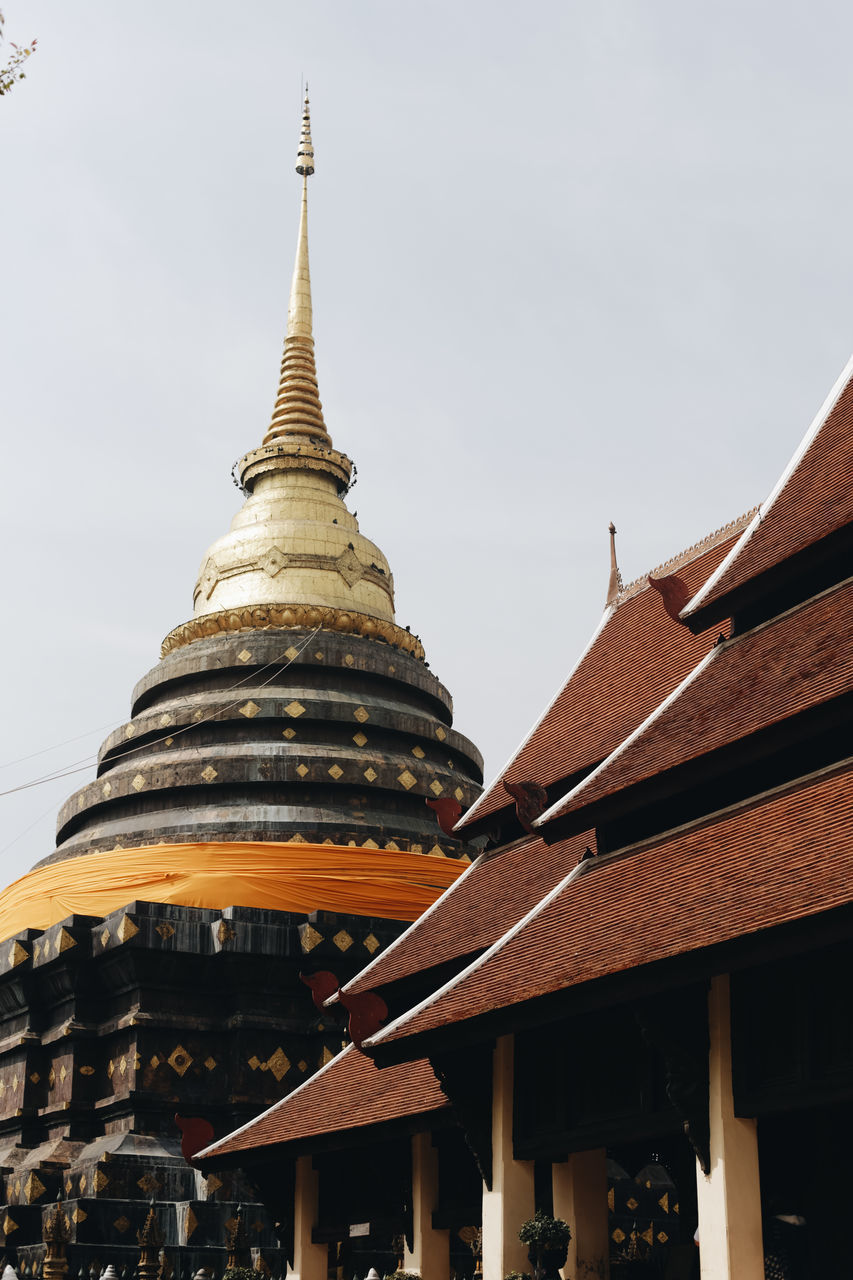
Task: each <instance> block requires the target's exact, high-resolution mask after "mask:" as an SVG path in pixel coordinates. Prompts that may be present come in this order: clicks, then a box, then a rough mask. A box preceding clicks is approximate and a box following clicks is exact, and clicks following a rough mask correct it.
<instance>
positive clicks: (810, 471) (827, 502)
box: [683, 360, 853, 618]
mask: <svg viewBox="0 0 853 1280" xmlns="http://www.w3.org/2000/svg"><path fill="white" fill-rule="evenodd" d="M851 521H853V360H851V362H850V363H849V364H848V365H847V368H846V369H845V370H844V372H843V373H842V375H841V377H840V378H839V380H838V382H837V383H836V384H835V386H834V387H833V389H832V391H831V392H830V394H829V396H828V398H827V400H826V402H825V403H824V405H823V407H822V408H821V410H820V413H819V414H818V416H817V418H815V420H814V422H813V423H812V425H811V427H810V428H809V430H808V432H807V433H806V436H805V438H804V440H803V443H802V444H801V445H800V448H799V450H798V451H797V453H795V454H794V457H793V459H792V461H791V463H790V464H789V466H788V468H787V469H786V471H785V472H784V473H783V476H782V478H781V480H780V481H779V483H778V484H777V486H776V488H775V489H774V490H773V492H772V493H771V495H770V497H769V498H768V500H767V502H766V503H764V504H762V507H761V508H760V512H759V515H758V516H757V517H756V518H755V519H754V520H753V521H752V522H751V524H750V526H749V528H748V529H747V530H746V532H745V533H744V534H743V536H742V537H741V539H740V541H739V543H738V545H737V547H736V548H735V549H734V550H733V552H732V555H731V558H730V559H729V560H728V563H726V564H724V565H723V566H722V567H721V569H720V572H719V576H718V577H715V578H714V579H713V580H712V581H710V582H709V583H708V584H707V586H706V587H705V589H704V590H703V591H701V592H699V593H698V594H697V596H696V598H695V599H693V600H691V601H690V603H689V604H688V605H687V607H686V608H685V610H684V615H683V616H684V617H685V618H686V617H688V616H690V615H692V614H693V613H694V612H696V611H698V610H699V609H700V608H702V609H704V608H705V607H706V606H707V605H709V604H711V603H712V602H720V601H723V599H724V597H725V596H727V595H728V594H729V593H730V592H732V591H734V590H735V589H736V588H737V587H741V586H743V585H744V584H745V583H746V582H748V581H750V580H751V579H753V578H756V577H757V576H758V575H759V574H761V573H764V572H765V571H766V570H767V569H769V568H772V567H773V566H774V565H776V564H779V563H780V562H781V561H783V560H787V559H788V558H789V557H790V556H792V555H794V554H795V553H796V552H798V551H802V550H803V549H804V548H805V547H809V546H812V545H813V544H814V543H816V542H818V541H819V540H820V539H821V538H824V537H826V536H827V535H828V534H830V533H834V532H835V531H836V530H837V529H840V528H841V527H842V526H843V525H846V524H850V523H851ZM717 616H720V615H719V613H717Z"/></svg>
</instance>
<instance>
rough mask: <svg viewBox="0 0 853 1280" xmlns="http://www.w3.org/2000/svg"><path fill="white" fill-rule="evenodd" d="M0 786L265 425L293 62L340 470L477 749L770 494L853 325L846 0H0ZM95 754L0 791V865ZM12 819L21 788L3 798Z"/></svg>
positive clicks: (293, 123)
mask: <svg viewBox="0 0 853 1280" xmlns="http://www.w3.org/2000/svg"><path fill="white" fill-rule="evenodd" d="M3 8H4V10H5V16H6V34H7V38H8V39H9V40H15V41H18V42H24V41H26V40H28V39H29V38H30V37H32V36H34V35H35V36H37V37H38V39H39V48H38V52H37V54H36V55H35V56H34V57H33V58H32V59H31V60H30V63H29V67H28V78H27V80H26V81H25V82H24V83H22V84H20V85H18V86H17V87H16V88H15V90H14V92H13V93H11V94H10V95H8V96H6V97H4V99H3V102H2V103H0V140H2V142H1V143H0V145H2V156H0V190H2V199H0V228H2V232H1V233H0V234H2V241H0V249H2V255H3V256H2V281H3V287H2V295H0V296H2V308H1V309H0V326H2V340H1V341H0V414H2V425H3V445H4V472H5V491H4V496H3V502H2V506H0V521H2V537H3V548H4V575H3V578H4V588H5V590H4V595H5V619H4V626H3V629H2V633H0V643H2V646H3V665H2V671H3V692H4V699H3V702H4V705H3V730H4V732H3V735H2V736H3V745H2V758H0V764H4V765H5V764H7V762H9V761H15V760H18V759H19V758H20V757H23V756H27V755H29V754H30V753H32V752H38V751H42V750H43V749H45V748H49V747H53V746H54V745H55V744H57V743H61V742H63V741H64V740H66V739H69V738H72V737H74V736H75V735H77V734H84V733H87V734H88V735H89V736H87V737H84V738H81V740H80V741H78V742H75V743H70V744H68V745H66V746H63V747H61V748H60V749H59V750H55V751H52V752H51V753H50V754H47V755H41V756H36V757H35V758H34V759H31V760H27V761H25V762H23V763H21V764H16V765H14V766H13V767H6V768H4V769H3V770H2V772H0V783H2V789H4V790H5V789H6V788H7V787H10V786H15V785H19V784H20V783H23V782H25V781H27V780H29V779H32V778H35V777H38V776H40V775H41V774H43V773H44V772H45V771H46V770H48V769H56V768H59V767H61V766H63V765H71V764H73V763H74V762H77V761H80V760H85V759H86V758H87V757H88V756H89V755H91V754H92V753H93V752H94V751H95V750H96V748H97V746H98V743H99V742H100V740H101V739H102V738H103V736H104V734H105V731H106V728H107V727H109V726H110V725H112V724H113V723H115V722H119V721H121V720H123V719H125V718H126V717H127V714H128V711H129V703H130V693H131V689H132V687H133V684H134V683H135V681H136V680H137V679H139V677H141V676H142V675H143V674H144V672H145V671H147V670H148V669H149V668H150V667H151V666H153V665H154V663H155V662H156V661H157V657H158V653H159V644H160V641H161V639H162V637H163V635H164V634H165V633H166V632H167V631H169V630H170V629H171V628H172V627H173V626H175V625H177V624H178V623H180V622H182V621H184V620H186V619H187V618H188V617H189V616H190V615H191V613H192V587H193V584H194V581H195V578H196V574H197V571H198V566H199V563H200V560H201V557H202V554H203V552H204V550H205V548H206V547H207V545H208V544H209V543H210V542H211V541H212V540H213V539H214V538H215V537H217V536H218V535H220V534H221V533H223V532H225V530H226V529H227V527H228V525H229V522H230V520H231V517H232V515H233V513H234V511H235V510H236V508H237V506H238V504H239V494H238V492H237V490H236V489H235V488H234V487H233V485H232V483H231V479H230V475H229V472H230V468H231V464H232V462H233V461H234V460H235V459H236V458H238V457H239V456H240V455H241V454H242V453H244V452H245V451H246V450H247V449H249V448H252V447H253V446H255V445H257V444H258V443H259V442H260V440H261V437H262V435H263V433H264V431H265V429H266V426H267V423H268V420H269V416H270V411H271V408H272V402H273V398H274V396H273V393H274V390H275V385H276V381H277V371H278V363H279V358H280V348H281V341H282V338H283V334H284V325H285V318H286V309H287V293H288V288H289V280H290V273H291V269H292V261H293V250H294V245H295V238H296V228H297V218H298V198H299V179H298V178H297V177H296V174H295V173H294V169H293V166H294V163H295V160H294V153H295V149H296V143H297V139H298V132H299V116H300V79H301V77H302V75H303V74H304V75H305V76H306V77H307V78H308V80H309V83H310V89H311V100H312V123H313V133H314V145H315V151H316V165H317V172H316V175H315V177H314V178H313V179H312V180H311V184H310V204H311V208H310V228H311V232H310V238H311V257H312V276H313V286H314V314H315V337H316V342H317V360H318V370H319V376H320V389H321V395H322V399H323V402H324V406H325V411H326V422H327V425H328V427H329V430H330V432H331V434H332V437H333V439H334V442H335V444H336V445H337V446H338V447H339V448H341V449H343V450H344V451H346V452H347V453H348V454H349V455H350V456H351V457H353V458H354V459H355V460H356V462H357V464H358V468H359V481H358V486H357V488H356V489H355V490H354V492H353V494H352V497H351V500H350V503H351V506H352V507H353V508H355V509H356V510H357V511H358V517H359V522H360V525H361V528H362V531H363V532H364V533H365V534H366V535H367V536H368V537H369V538H371V539H372V540H373V541H375V542H377V543H378V544H379V546H380V547H381V548H382V550H383V551H384V552H385V554H386V555H387V556H388V558H389V560H390V562H391V567H392V569H393V570H394V574H395V580H396V586H397V618H398V621H399V622H401V623H402V624H404V625H405V624H409V625H410V626H411V627H412V629H413V630H414V631H416V632H418V633H419V634H420V636H421V637H422V639H423V641H424V643H425V645H426V648H427V656H428V658H429V660H430V662H431V664H432V668H433V670H434V671H435V672H436V673H437V674H438V675H439V677H440V678H441V679H442V680H444V682H445V683H446V684H447V686H448V687H449V688H450V690H451V692H452V693H453V695H454V699H455V704H456V726H457V728H459V729H460V730H461V731H462V732H464V733H466V734H468V735H469V736H470V737H471V738H473V739H474V741H475V742H476V743H477V744H478V745H479V747H480V749H481V750H482V752H483V754H484V756H485V758H486V762H487V773H488V774H492V773H494V772H495V771H496V770H497V769H498V768H500V767H501V765H502V764H503V763H504V761H505V760H506V758H507V756H508V755H509V754H510V753H511V751H512V750H513V748H514V747H515V746H516V745H517V743H518V741H519V740H520V738H521V737H522V736H523V735H524V734H525V733H526V731H527V730H528V728H529V727H530V724H531V723H532V721H533V719H534V718H535V717H536V716H537V715H538V713H539V712H540V711H541V709H542V708H543V706H544V704H545V702H546V701H547V700H548V699H549V698H550V696H551V695H552V694H553V692H554V690H555V688H556V687H557V685H558V684H559V683H560V681H561V679H562V678H563V676H564V675H565V673H566V672H567V670H568V668H569V666H570V664H571V663H572V662H573V661H574V659H575V657H576V656H577V653H578V651H579V650H580V648H581V647H582V646H583V644H584V643H585V642H586V639H587V638H588V636H589V634H590V632H591V631H592V629H593V628H594V626H595V625H596V623H597V621H598V619H599V616H600V613H601V608H602V605H603V599H604V595H605V591H606V585H607V572H608V549H607V524H608V521H609V520H611V519H613V520H614V521H615V522H616V524H617V526H618V529H619V555H620V561H621V565H622V570H623V575H624V577H625V579H626V581H627V580H628V579H630V578H633V577H636V576H638V575H640V574H642V573H644V572H645V571H647V570H648V569H650V568H652V567H653V566H654V565H656V564H657V563H658V562H660V561H661V560H663V559H665V558H666V557H667V556H669V555H671V554H674V553H676V552H678V551H680V550H681V549H682V548H684V547H685V546H687V545H689V544H691V543H692V542H694V541H695V540H697V539H698V538H701V537H702V536H703V535H704V534H706V533H707V532H709V531H710V530H712V529H715V528H717V527H718V526H719V525H722V524H724V523H726V522H727V521H728V520H729V519H731V518H733V517H734V516H737V515H738V514H740V513H741V512H742V511H744V510H745V509H747V508H748V507H750V506H752V505H753V504H754V503H756V502H758V501H760V500H761V499H762V497H764V496H765V495H766V493H767V491H768V490H769V489H770V487H771V486H772V484H773V482H774V480H775V478H776V476H777V475H778V473H779V471H780V470H781V469H782V467H783V466H784V464H785V463H786V461H787V459H788V457H789V456H790V454H791V452H792V450H793V449H794V447H795V446H796V444H797V442H798V440H799V439H800V437H801V435H802V434H803V432H804V431H805V429H806V428H807V426H808V424H809V422H810V420H811V418H812V417H813V416H814V414H815V413H816V412H817V410H818V408H819V406H820V404H821V402H822V401H823V398H824V396H825V395H826V393H827V392H828V390H829V388H830V386H831V385H832V383H833V381H834V379H835V377H836V376H837V374H838V372H839V371H840V369H841V367H842V366H843V364H844V362H845V361H846V359H847V357H848V355H849V353H850V350H851V349H853V288H851V284H853V253H851V234H850V228H851V225H853V192H851V177H850V161H849V156H850V151H851V146H850V133H851V121H853V78H851V76H850V68H849V50H850V47H851V42H853V9H850V8H849V7H848V6H842V5H839V4H838V3H835V2H834V3H826V2H823V0H818V2H817V3H815V2H814V0H813V3H811V4H809V5H808V6H806V5H803V4H793V3H790V0H788V2H787V3H786V2H783V3H779V0H775V2H774V3H770V2H768V3H757V2H755V0H738V2H737V3H717V4H715V5H712V6H700V5H686V4H684V3H683V0H672V2H669V0H666V2H664V0H640V2H638V0H600V2H598V3H594V2H593V0H588V2H587V3H583V4H581V3H570V2H569V0H547V2H546V0H538V2H537V0H527V2H526V3H525V4H524V5H522V4H520V3H512V4H510V3H505V2H502V0H488V3H486V2H485V0H463V2H461V3H460V0H452V2H451V0H448V2H446V3H437V2H435V0H422V2H421V3H419V4H413V3H408V2H407V0H388V2H387V3H380V2H378V0H349V2H344V0H339V2H338V3H331V2H330V0H327V2H325V3H321V2H319V0H314V2H313V3H312V2H311V0H303V2H302V3H300V4H296V3H293V2H292V0H241V2H240V3H239V4H235V3H233V0H231V2H230V3H225V2H224V0H204V3H201V0H199V2H195V0H168V2H167V0H147V2H146V3H145V4H139V3H136V4H131V3H127V2H119V0H79V2H78V3H73V4H72V3H70V0H5V3H4V5H3ZM91 776H92V773H91V771H90V772H82V773H79V774H76V775H74V776H73V777H69V778H65V779H62V780H59V781H57V782H53V783H51V784H50V785H46V786H40V787H36V788H33V789H31V790H28V791H24V792H20V793H18V794H16V795H13V796H7V797H5V798H3V799H2V801H0V803H2V806H3V808H2V821H0V849H3V852H2V854H0V878H2V879H11V878H12V877H13V876H16V875H18V874H21V873H22V872H23V871H24V870H26V869H27V868H28V867H29V866H30V865H31V864H32V862H34V861H35V860H36V859H38V858H40V857H43V856H45V855H46V854H47V853H49V852H50V851H51V849H52V848H53V834H54V819H55V813H56V810H57V808H58V806H59V804H60V803H61V801H62V800H63V799H64V798H65V796H66V795H68V794H70V792H71V791H73V790H75V789H76V787H77V786H79V785H82V783H83V782H85V781H88V780H89V778H90V777H91ZM28 828H29V829H28Z"/></svg>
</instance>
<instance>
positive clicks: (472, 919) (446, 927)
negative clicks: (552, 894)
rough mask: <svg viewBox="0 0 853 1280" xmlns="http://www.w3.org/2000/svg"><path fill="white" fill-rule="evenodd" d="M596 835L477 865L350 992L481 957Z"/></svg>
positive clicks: (530, 846)
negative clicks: (466, 957) (462, 959)
mask: <svg viewBox="0 0 853 1280" xmlns="http://www.w3.org/2000/svg"><path fill="white" fill-rule="evenodd" d="M587 845H592V846H593V847H594V846H595V837H594V835H593V833H592V832H584V833H583V834H581V835H577V836H572V837H571V838H570V839H569V840H560V841H558V842H557V843H556V844H553V845H551V846H550V847H549V846H548V845H546V844H544V843H543V842H542V840H540V839H539V838H538V837H536V836H529V837H528V838H527V839H526V840H524V841H520V842H519V843H518V844H515V845H511V846H510V847H509V848H508V849H506V850H504V851H502V852H497V853H494V854H491V855H489V856H487V857H486V858H484V859H482V860H481V861H480V862H478V863H476V864H475V865H474V866H472V867H471V868H470V869H469V870H468V871H466V872H465V874H464V875H463V876H462V877H461V878H460V879H459V880H457V881H456V883H455V884H454V885H452V886H451V888H450V889H449V890H448V891H447V893H445V895H444V897H443V898H441V899H440V906H439V905H438V904H436V906H434V907H431V908H430V909H429V910H427V911H426V912H424V914H423V915H422V916H421V917H420V919H418V920H416V921H415V923H414V924H412V925H411V926H410V927H409V928H408V929H407V930H406V932H405V934H403V936H402V937H401V938H399V939H398V940H397V941H396V942H395V943H393V944H392V946H390V947H389V948H388V950H387V951H384V952H382V954H381V955H378V956H377V957H376V959H375V960H373V961H372V962H371V963H370V964H369V965H367V966H366V968H364V969H362V970H361V972H360V973H359V974H358V975H357V976H356V977H355V978H353V979H352V981H350V982H348V983H347V984H346V988H345V989H346V990H347V991H375V990H376V989H377V988H379V987H383V986H386V985H387V984H388V983H391V982H397V981H399V980H400V979H401V978H407V977H410V976H411V975H412V974H416V973H422V972H423V971H424V970H425V969H430V968H432V967H433V966H435V965H439V964H445V963H446V962H447V961H448V960H456V959H458V958H459V957H461V956H473V955H477V954H478V953H479V952H481V951H485V949H486V948H487V947H490V946H491V945H492V943H493V942H496V941H497V939H498V938H500V937H501V936H502V935H503V934H504V933H506V931H507V929H510V928H512V926H513V925H514V924H515V923H516V921H518V920H520V919H521V917H522V916H523V915H525V914H526V913H527V912H528V911H530V910H531V908H532V907H535V906H536V903H537V902H539V901H540V899H541V898H542V897H543V896H544V895H545V894H546V893H547V892H548V891H549V890H550V889H552V888H553V887H554V885H555V884H559V883H560V881H561V880H562V879H563V877H564V876H565V875H566V874H567V873H568V872H569V871H571V869H572V867H574V866H576V865H577V863H578V861H579V859H580V858H581V857H582V855H583V853H584V850H585V849H586V847H587Z"/></svg>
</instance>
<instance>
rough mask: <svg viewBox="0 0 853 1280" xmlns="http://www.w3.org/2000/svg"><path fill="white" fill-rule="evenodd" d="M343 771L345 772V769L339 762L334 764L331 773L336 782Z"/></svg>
mask: <svg viewBox="0 0 853 1280" xmlns="http://www.w3.org/2000/svg"><path fill="white" fill-rule="evenodd" d="M342 773H343V769H342V768H341V766H340V765H339V764H333V765H332V766H331V768H330V769H329V775H330V777H332V778H334V780H335V782H337V780H338V778H339V777H340V776H341V774H342Z"/></svg>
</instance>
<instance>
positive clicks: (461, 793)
mask: <svg viewBox="0 0 853 1280" xmlns="http://www.w3.org/2000/svg"><path fill="white" fill-rule="evenodd" d="M453 794H454V795H455V796H456V799H457V800H458V801H459V803H460V804H461V803H462V799H463V797H464V795H465V792H464V791H463V790H462V788H461V787H457V788H456V790H455V791H454V792H453Z"/></svg>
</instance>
